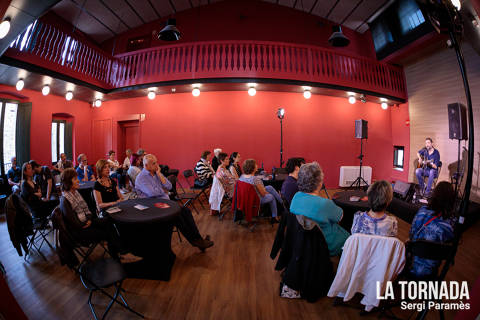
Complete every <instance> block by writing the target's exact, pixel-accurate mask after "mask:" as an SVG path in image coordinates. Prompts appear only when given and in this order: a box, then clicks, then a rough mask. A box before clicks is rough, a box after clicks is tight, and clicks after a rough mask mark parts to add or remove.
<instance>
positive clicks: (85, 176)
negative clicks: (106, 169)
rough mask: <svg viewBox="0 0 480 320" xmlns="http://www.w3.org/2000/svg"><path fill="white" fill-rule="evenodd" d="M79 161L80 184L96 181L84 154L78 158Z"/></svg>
mask: <svg viewBox="0 0 480 320" xmlns="http://www.w3.org/2000/svg"><path fill="white" fill-rule="evenodd" d="M77 161H78V167H77V174H78V179H79V180H80V182H85V181H95V176H94V175H93V170H92V167H90V166H89V165H88V162H87V156H86V155H85V154H84V153H82V154H80V155H79V156H78V158H77Z"/></svg>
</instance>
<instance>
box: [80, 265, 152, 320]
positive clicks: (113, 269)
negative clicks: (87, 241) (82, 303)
mask: <svg viewBox="0 0 480 320" xmlns="http://www.w3.org/2000/svg"><path fill="white" fill-rule="evenodd" d="M78 273H79V275H80V280H81V281H82V284H83V286H84V287H85V288H87V289H88V290H89V294H88V305H89V307H90V310H91V311H92V314H93V317H94V318H95V320H98V317H97V313H96V312H95V307H94V306H93V304H92V296H93V293H95V292H101V293H102V294H104V295H105V296H107V297H109V298H110V299H111V300H110V302H109V304H108V306H107V308H106V309H105V311H104V312H103V315H102V317H101V319H105V317H106V316H107V314H108V312H109V311H110V309H111V308H112V306H113V304H114V303H115V302H116V303H117V304H119V305H120V306H122V307H123V308H125V309H127V310H128V311H130V312H132V313H133V314H135V315H137V316H139V317H141V318H144V316H143V315H142V314H140V313H138V312H137V311H135V310H133V309H132V308H130V306H129V305H128V304H127V301H125V298H124V297H123V295H122V291H123V292H125V289H123V288H122V283H123V280H125V279H126V278H127V274H126V272H125V270H124V269H123V267H122V265H121V264H120V263H119V262H118V261H116V260H114V259H111V258H110V259H100V260H97V261H94V262H87V263H85V264H82V265H81V266H80V267H79V269H78ZM110 287H114V288H115V293H114V294H113V296H111V295H110V294H109V293H108V292H106V291H105V290H104V289H106V288H110ZM118 298H120V299H121V300H122V301H119V300H118Z"/></svg>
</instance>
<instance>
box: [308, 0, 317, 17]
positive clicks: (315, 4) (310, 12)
mask: <svg viewBox="0 0 480 320" xmlns="http://www.w3.org/2000/svg"><path fill="white" fill-rule="evenodd" d="M317 3H318V0H315V2H314V3H313V6H312V7H311V8H310V11H308V13H309V14H312V11H313V9H315V7H316V6H317Z"/></svg>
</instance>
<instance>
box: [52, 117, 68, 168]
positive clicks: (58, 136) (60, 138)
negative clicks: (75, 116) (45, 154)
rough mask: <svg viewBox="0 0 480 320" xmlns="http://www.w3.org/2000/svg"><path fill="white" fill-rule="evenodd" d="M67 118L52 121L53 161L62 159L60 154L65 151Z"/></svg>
mask: <svg viewBox="0 0 480 320" xmlns="http://www.w3.org/2000/svg"><path fill="white" fill-rule="evenodd" d="M65 127H66V121H65V120H53V121H52V163H55V162H57V161H58V160H60V154H62V153H65V149H66V148H65Z"/></svg>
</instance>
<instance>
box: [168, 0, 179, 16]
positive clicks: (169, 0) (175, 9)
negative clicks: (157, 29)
mask: <svg viewBox="0 0 480 320" xmlns="http://www.w3.org/2000/svg"><path fill="white" fill-rule="evenodd" d="M168 2H169V3H170V6H171V7H172V9H173V12H174V13H177V8H175V5H174V4H173V2H172V0H168Z"/></svg>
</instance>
